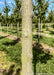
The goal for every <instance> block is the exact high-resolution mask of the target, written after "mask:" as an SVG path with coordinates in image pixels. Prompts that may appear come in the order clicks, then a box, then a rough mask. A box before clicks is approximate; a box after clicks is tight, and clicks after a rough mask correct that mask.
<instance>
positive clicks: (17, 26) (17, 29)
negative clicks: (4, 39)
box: [17, 23, 19, 38]
mask: <svg viewBox="0 0 54 75" xmlns="http://www.w3.org/2000/svg"><path fill="white" fill-rule="evenodd" d="M18 34H19V23H18V24H17V38H18Z"/></svg>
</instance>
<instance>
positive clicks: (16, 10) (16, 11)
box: [14, 0, 21, 38]
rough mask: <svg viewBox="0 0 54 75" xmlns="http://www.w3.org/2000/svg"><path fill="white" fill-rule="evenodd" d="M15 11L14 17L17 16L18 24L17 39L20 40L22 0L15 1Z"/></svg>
mask: <svg viewBox="0 0 54 75" xmlns="http://www.w3.org/2000/svg"><path fill="white" fill-rule="evenodd" d="M15 4H16V6H15V9H14V16H15V22H16V24H17V38H18V33H19V24H20V20H21V13H20V8H21V0H15Z"/></svg>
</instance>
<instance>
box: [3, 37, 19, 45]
mask: <svg viewBox="0 0 54 75" xmlns="http://www.w3.org/2000/svg"><path fill="white" fill-rule="evenodd" d="M19 41H20V38H18V39H17V40H13V41H12V42H8V41H7V42H5V43H3V45H6V46H9V45H11V46H13V45H15V44H16V43H18V42H19Z"/></svg>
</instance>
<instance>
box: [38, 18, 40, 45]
mask: <svg viewBox="0 0 54 75" xmlns="http://www.w3.org/2000/svg"><path fill="white" fill-rule="evenodd" d="M39 44H40V18H39V23H38V45H39Z"/></svg>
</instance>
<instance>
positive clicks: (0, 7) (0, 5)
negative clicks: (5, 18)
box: [0, 0, 54, 15]
mask: <svg viewBox="0 0 54 75" xmlns="http://www.w3.org/2000/svg"><path fill="white" fill-rule="evenodd" d="M33 1H34V0H33ZM46 1H47V0H46ZM51 1H54V0H49V3H51ZM4 2H5V0H0V12H1V11H3V8H4V7H5V4H4ZM6 2H7V4H8V5H9V6H10V8H11V7H12V4H11V3H13V4H15V2H14V0H6ZM51 9H53V10H54V3H52V4H50V5H49V8H48V11H50V10H51ZM11 13H12V11H10V12H9V15H10V14H11Z"/></svg>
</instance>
